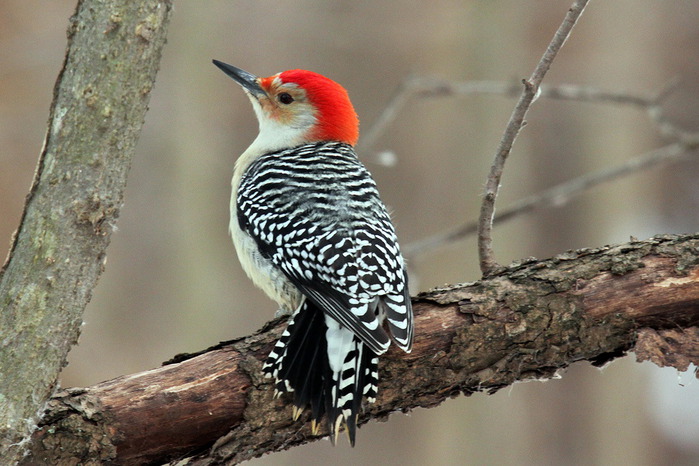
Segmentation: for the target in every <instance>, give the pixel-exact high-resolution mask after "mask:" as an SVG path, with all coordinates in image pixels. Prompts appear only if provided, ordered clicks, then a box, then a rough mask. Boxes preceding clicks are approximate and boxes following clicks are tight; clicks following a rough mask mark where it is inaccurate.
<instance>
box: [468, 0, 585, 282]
mask: <svg viewBox="0 0 699 466" xmlns="http://www.w3.org/2000/svg"><path fill="white" fill-rule="evenodd" d="M586 5H587V0H576V1H575V2H574V3H573V5H572V6H571V7H570V9H569V10H568V13H567V14H566V16H565V18H564V19H563V23H561V25H560V27H559V28H558V30H557V31H556V34H555V35H554V36H553V39H552V40H551V43H550V44H549V46H548V47H547V49H546V52H544V55H543V56H542V57H541V60H540V61H539V63H538V64H537V65H536V68H534V72H533V73H532V75H531V77H530V78H529V79H528V80H523V81H522V83H523V84H524V90H523V91H522V96H521V97H520V99H519V102H517V105H516V106H515V109H514V111H513V112H512V116H510V121H509V123H508V124H507V127H506V128H505V133H504V134H503V137H502V139H501V140H500V144H499V145H498V148H497V150H496V152H495V159H494V160H493V165H492V167H491V169H490V174H489V175H488V178H487V180H486V185H485V193H484V195H483V203H482V204H481V213H480V217H479V221H478V256H479V259H480V267H481V272H482V273H483V275H484V276H488V275H490V274H492V273H493V272H495V270H496V269H497V268H498V267H499V265H498V263H497V262H496V261H495V257H494V255H493V246H492V245H493V238H492V230H493V215H494V213H495V199H496V198H497V195H498V190H499V189H500V179H501V178H502V173H503V170H504V169H505V161H506V160H507V157H508V156H509V155H510V151H511V150H512V145H513V144H514V142H515V139H516V138H517V135H518V134H519V132H520V130H521V129H522V128H523V127H524V118H525V116H526V115H527V111H528V110H529V107H530V106H531V104H532V102H533V101H534V99H535V98H536V96H537V94H538V92H539V86H540V85H541V81H542V80H543V79H544V76H545V75H546V72H547V71H548V70H549V68H550V67H551V63H552V62H553V60H554V58H556V55H557V54H558V51H559V50H560V49H561V47H563V44H564V43H565V41H566V40H567V39H568V36H569V35H570V33H571V31H572V30H573V26H575V23H576V22H577V21H578V19H579V18H580V15H582V12H583V10H584V9H585V6H586Z"/></svg>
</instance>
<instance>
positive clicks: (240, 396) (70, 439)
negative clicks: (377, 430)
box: [26, 235, 699, 465]
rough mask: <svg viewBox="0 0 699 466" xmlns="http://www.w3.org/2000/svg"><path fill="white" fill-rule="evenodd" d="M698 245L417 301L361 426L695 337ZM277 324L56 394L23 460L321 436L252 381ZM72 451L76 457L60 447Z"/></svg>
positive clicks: (537, 268) (209, 456)
mask: <svg viewBox="0 0 699 466" xmlns="http://www.w3.org/2000/svg"><path fill="white" fill-rule="evenodd" d="M698 250H699V235H691V236H678V237H674V236H664V237H656V238H653V239H651V240H647V241H637V242H632V243H627V244H623V245H619V246H615V247H604V248H599V249H582V250H579V251H575V252H570V253H566V254H563V255H560V256H557V257H554V258H552V259H549V260H544V261H530V262H526V263H521V264H517V265H513V266H511V267H509V268H507V269H504V270H502V271H501V273H499V274H498V275H496V276H492V277H490V278H489V279H486V280H482V281H479V282H475V283H471V284H466V285H461V286H456V287H449V288H443V289H437V290H433V291H431V292H429V293H423V294H420V295H419V296H417V297H416V298H415V299H414V306H415V311H416V331H417V332H419V335H421V338H420V339H419V340H417V341H416V342H415V347H414V349H413V352H412V353H411V354H409V355H405V354H402V353H401V352H400V351H393V350H389V352H388V354H387V356H386V357H385V358H384V359H382V362H381V368H380V371H381V374H380V380H381V383H380V388H379V397H378V399H377V403H376V404H374V405H369V406H368V407H367V408H368V409H367V411H366V412H365V413H364V414H363V415H362V416H361V419H360V423H361V424H364V423H366V422H367V421H369V420H371V419H385V418H386V417H387V416H388V415H389V414H390V413H393V412H395V411H409V410H410V409H413V408H415V407H433V406H436V405H438V404H439V403H441V402H442V401H444V400H445V399H446V398H448V397H453V396H456V395H458V394H460V393H464V394H466V395H469V394H471V393H473V392H476V391H487V392H488V393H493V392H495V391H497V390H499V389H500V388H503V387H505V386H508V385H510V384H512V383H514V382H515V381H518V380H526V379H532V378H548V377H552V376H553V375H555V374H556V373H557V372H558V371H559V370H560V369H562V368H564V367H566V366H568V365H569V364H571V363H573V362H575V361H581V360H587V361H590V362H592V363H593V364H596V365H601V364H604V363H606V362H608V361H610V360H612V359H614V358H616V357H618V356H621V355H623V354H624V353H625V352H626V351H627V350H630V349H632V348H634V344H635V342H636V336H637V334H638V333H639V329H645V330H643V331H644V339H643V345H644V346H643V348H640V349H639V350H637V351H641V352H642V354H641V358H647V359H651V358H652V356H653V355H654V354H655V353H657V351H658V345H661V344H662V345H665V344H668V343H666V341H667V340H666V339H665V338H664V337H663V332H664V331H665V329H672V330H673V331H675V332H679V334H680V336H681V335H684V333H683V331H682V329H688V330H687V332H688V333H687V337H686V338H685V340H686V341H690V342H691V341H692V338H694V337H695V333H696V330H695V329H693V328H691V327H692V326H693V325H696V324H698V323H699V307H697V305H696V303H697V302H699V259H697V257H698V256H697V253H696V252H697V251H698ZM283 327H284V323H283V322H281V321H279V320H277V321H274V322H271V323H270V324H268V326H266V327H265V328H263V329H262V330H260V331H259V332H258V333H256V334H254V335H251V336H249V337H246V338H241V339H238V340H235V341H232V342H227V343H224V344H221V345H219V346H218V347H215V348H210V349H209V350H207V351H205V352H201V353H198V354H196V355H182V356H179V357H177V358H175V360H173V361H171V362H170V363H167V365H165V366H163V367H161V368H159V369H154V370H150V371H146V372H142V373H138V374H133V375H129V376H123V377H119V378H116V379H113V380H110V381H107V382H103V383H100V384H97V385H95V386H92V387H88V388H85V389H77V388H76V389H69V390H66V391H64V392H61V393H58V394H57V395H56V396H55V397H54V398H53V399H52V401H51V403H50V405H49V410H48V414H47V415H46V416H45V421H44V423H43V425H42V426H41V428H40V430H39V431H38V432H37V433H36V434H35V435H34V437H33V441H32V456H31V457H29V458H27V460H26V464H32V462H33V461H34V462H35V461H39V462H45V463H48V464H64V463H66V464H67V463H70V462H71V461H72V460H75V459H76V458H80V460H81V461H88V462H89V461H100V462H105V461H110V462H113V463H114V464H134V463H162V462H164V461H168V460H182V459H183V458H185V457H189V459H188V460H187V461H182V462H179V463H178V464H196V465H210V464H221V463H223V464H237V463H239V462H240V461H244V460H247V459H250V458H253V457H257V456H261V455H263V454H265V453H268V452H272V451H278V450H283V449H287V448H289V447H292V446H295V445H301V444H303V443H307V442H309V441H312V440H315V439H317V438H320V437H314V436H313V435H312V434H311V432H310V427H309V425H308V422H304V421H307V419H305V417H302V420H301V421H299V422H293V421H292V420H291V407H290V405H289V404H288V400H286V399H285V398H282V399H280V400H273V399H272V393H273V389H272V387H271V385H270V382H269V381H268V380H266V379H262V378H261V377H260V367H261V362H262V360H263V359H264V358H265V357H266V355H267V353H268V351H269V349H270V347H271V345H272V344H273V343H274V341H275V340H276V339H277V338H278V336H279V334H280V332H281V330H282V329H283ZM670 336H671V335H668V337H670ZM674 337H675V338H676V340H670V341H676V342H681V341H683V340H682V338H679V337H678V335H677V334H675V335H674ZM486 342H487V343H486ZM675 345H676V347H681V345H680V344H679V343H675ZM676 354H682V351H679V350H678V351H677V352H676ZM684 358H685V360H684V361H679V364H683V363H684V364H685V365H684V366H683V367H684V368H685V369H686V363H687V361H689V362H694V363H695V364H696V363H697V362H699V361H698V360H697V357H696V354H695V353H693V352H691V351H688V352H686V353H685V354H684ZM662 362H663V363H664V364H671V365H672V364H674V363H673V362H672V361H669V360H667V359H663V360H662ZM677 367H680V366H677ZM324 435H325V433H323V436H324ZM360 437H361V432H360ZM360 441H361V440H360ZM67 444H70V445H72V446H73V448H58V446H59V445H67ZM212 445H213V448H212ZM76 446H80V447H81V448H80V449H76V448H75V447H76Z"/></svg>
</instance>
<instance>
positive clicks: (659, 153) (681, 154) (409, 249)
mask: <svg viewBox="0 0 699 466" xmlns="http://www.w3.org/2000/svg"><path fill="white" fill-rule="evenodd" d="M698 147H699V143H695V144H694V145H693V146H690V145H686V144H682V143H679V142H676V143H673V144H670V145H667V146H664V147H661V148H658V149H654V150H652V151H650V152H647V153H645V154H642V155H639V156H637V157H634V158H632V159H630V160H628V161H627V162H625V163H623V164H621V165H619V166H617V167H614V168H610V169H604V170H600V171H597V172H594V173H589V174H587V175H583V176H580V177H578V178H574V179H572V180H569V181H566V182H564V183H561V184H559V185H557V186H554V187H553V188H550V189H547V190H546V191H543V192H540V193H538V194H534V195H532V196H528V197H525V198H524V199H521V200H519V201H518V202H515V203H514V204H512V205H511V206H509V207H508V208H507V209H504V210H502V211H500V213H498V214H497V215H496V216H495V218H494V221H493V223H494V224H500V223H502V222H505V221H507V220H511V219H513V218H515V217H517V216H519V215H521V214H523V213H526V212H531V211H534V210H538V209H542V208H545V207H560V206H562V205H564V204H566V203H568V202H569V201H570V200H571V199H572V198H574V197H576V196H579V195H580V194H582V193H583V192H585V191H587V190H589V189H590V188H592V187H594V186H597V185H600V184H602V183H607V182H610V181H614V180H616V179H619V178H622V177H624V176H627V175H630V174H632V173H637V172H639V171H642V170H648V169H650V168H653V167H657V166H662V165H667V164H670V163H676V162H681V161H684V160H687V159H689V158H691V157H696V156H697V148H698ZM476 231H478V223H477V222H469V223H467V224H465V225H462V226H459V227H457V228H456V229H454V230H451V231H444V232H440V233H437V234H436V235H433V236H430V237H428V238H424V239H421V240H418V241H415V242H413V243H410V244H408V245H406V246H405V247H403V248H402V249H403V253H404V254H405V255H406V257H408V258H410V257H415V256H416V255H418V254H422V253H425V252H427V251H430V250H432V249H434V248H436V247H438V246H441V245H444V244H446V243H450V242H452V241H457V240H459V239H462V238H464V237H466V236H469V235H472V234H474V233H476Z"/></svg>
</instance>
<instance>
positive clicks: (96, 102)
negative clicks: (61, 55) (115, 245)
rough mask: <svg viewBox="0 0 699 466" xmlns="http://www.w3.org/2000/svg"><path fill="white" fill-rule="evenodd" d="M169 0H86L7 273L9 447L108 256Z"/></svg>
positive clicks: (0, 343) (29, 423)
mask: <svg viewBox="0 0 699 466" xmlns="http://www.w3.org/2000/svg"><path fill="white" fill-rule="evenodd" d="M170 9H171V5H170V3H169V1H166V0H163V1H156V0H140V1H133V2H119V1H108V0H83V1H80V2H79V3H78V6H77V9H76V12H75V15H74V16H73V17H72V18H71V23H70V27H69V29H68V49H67V52H66V57H65V61H64V64H63V69H62V70H61V72H60V75H59V77H58V80H57V82H56V86H55V88H54V95H53V102H52V104H51V110H50V116H49V124H48V131H47V133H46V139H45V142H44V147H43V149H42V153H41V158H40V160H39V164H38V167H37V171H36V175H35V178H34V182H33V185H32V187H31V191H30V193H29V195H28V197H27V202H26V205H25V209H24V213H23V215H22V220H21V224H20V227H19V230H18V232H17V234H16V235H15V238H14V240H13V244H12V248H11V250H10V253H9V256H8V258H7V261H6V263H5V265H4V267H3V269H2V271H1V272H0V273H1V275H0V307H1V308H2V312H0V335H2V338H1V339H0V373H1V375H0V457H2V458H3V462H6V463H7V464H10V463H13V461H12V458H14V457H16V456H17V455H18V454H20V453H21V452H20V450H19V448H20V447H21V445H20V442H21V441H22V439H23V438H25V437H26V436H28V435H29V434H30V433H31V431H32V429H33V428H34V425H35V422H36V417H37V415H38V414H39V413H40V411H41V406H43V403H44V402H45V400H47V399H48V398H49V396H50V395H51V393H52V391H53V389H54V385H55V382H56V377H57V375H58V372H59V371H60V370H61V368H62V367H63V366H64V365H65V360H66V355H67V354H68V350H69V349H70V347H71V346H72V345H73V344H74V343H75V341H76V340H77V337H78V334H79V331H80V326H81V324H82V313H83V310H84V308H85V306H86V304H87V302H88V301H89V300H90V297H91V295H92V289H93V288H94V286H95V284H96V282H97V279H98V277H99V275H100V274H101V272H102V269H103V267H104V260H105V254H106V248H107V245H108V244H109V240H110V237H111V233H112V230H113V228H114V224H115V222H116V219H117V217H118V215H119V209H120V208H121V205H122V200H123V192H124V187H125V185H126V175H127V173H128V170H129V167H130V164H131V157H132V155H133V152H134V147H135V145H136V141H137V139H138V136H139V134H140V131H141V126H142V124H143V119H144V115H145V113H146V109H147V106H148V100H149V96H150V91H151V89H152V87H153V83H154V81H155V75H156V71H157V69H158V63H159V61H160V52H161V49H162V46H163V44H164V43H165V34H166V31H167V24H168V21H169V13H170Z"/></svg>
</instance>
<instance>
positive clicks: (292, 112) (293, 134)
mask: <svg viewBox="0 0 699 466" xmlns="http://www.w3.org/2000/svg"><path fill="white" fill-rule="evenodd" d="M264 84H266V86H264V85H263V89H265V91H266V95H252V94H250V93H249V92H247V94H248V97H249V98H250V101H251V102H252V106H253V108H254V109H255V114H256V115H257V120H258V121H259V124H260V134H258V136H257V138H256V139H255V141H254V142H253V143H252V146H251V148H252V147H254V148H255V150H256V151H260V152H271V151H274V150H278V149H283V148H287V147H294V146H298V145H300V144H303V143H305V142H308V136H309V133H310V132H311V130H312V129H313V127H314V126H315V125H316V123H317V119H316V110H315V108H314V107H313V106H312V105H311V103H310V102H309V101H308V99H307V97H306V91H305V90H304V89H301V88H300V87H298V86H297V85H296V84H294V83H286V84H283V83H282V82H281V80H280V79H279V78H278V77H274V79H272V80H271V82H270V81H268V82H265V83H264Z"/></svg>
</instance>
